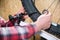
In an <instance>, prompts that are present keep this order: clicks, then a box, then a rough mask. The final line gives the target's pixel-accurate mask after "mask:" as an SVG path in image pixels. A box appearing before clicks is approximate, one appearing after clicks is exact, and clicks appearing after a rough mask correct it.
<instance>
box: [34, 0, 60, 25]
mask: <svg viewBox="0 0 60 40" xmlns="http://www.w3.org/2000/svg"><path fill="white" fill-rule="evenodd" d="M53 1H54V0H36V1H35V5H36V7H37V9H38V10H39V11H40V12H42V11H43V10H44V9H48V7H49V6H50V5H51V4H52V2H53ZM58 1H59V0H55V1H54V3H53V4H52V5H51V7H50V8H49V9H48V10H49V11H50V12H51V14H52V22H55V23H57V22H58V20H59V19H60V1H59V3H58ZM57 3H58V4H57ZM56 5H57V6H56ZM55 8H56V9H55ZM58 23H59V24H60V20H59V22H58Z"/></svg>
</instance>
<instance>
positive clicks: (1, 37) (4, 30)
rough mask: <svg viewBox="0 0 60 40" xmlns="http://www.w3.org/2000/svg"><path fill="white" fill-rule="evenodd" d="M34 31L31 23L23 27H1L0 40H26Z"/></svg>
mask: <svg viewBox="0 0 60 40" xmlns="http://www.w3.org/2000/svg"><path fill="white" fill-rule="evenodd" d="M34 33H35V28H34V26H33V25H26V26H24V27H20V26H14V27H1V28H0V40H26V39H28V38H30V37H31V36H32V35H34Z"/></svg>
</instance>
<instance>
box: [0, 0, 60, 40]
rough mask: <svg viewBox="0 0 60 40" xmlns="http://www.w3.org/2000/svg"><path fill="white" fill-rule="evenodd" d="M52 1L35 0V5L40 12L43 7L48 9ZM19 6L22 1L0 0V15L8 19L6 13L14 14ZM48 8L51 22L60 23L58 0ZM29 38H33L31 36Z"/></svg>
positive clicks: (19, 8) (31, 39)
mask: <svg viewBox="0 0 60 40" xmlns="http://www.w3.org/2000/svg"><path fill="white" fill-rule="evenodd" d="M53 1H54V0H35V5H36V7H37V9H38V10H39V12H42V11H43V10H44V9H48V7H49V6H50V5H51V3H52V2H53ZM21 7H22V3H21V1H20V0H0V16H2V17H3V18H4V19H5V20H8V15H9V14H11V15H14V14H16V13H17V12H19V10H21ZM48 10H49V11H50V12H51V13H52V22H55V23H58V24H60V1H59V0H55V2H54V3H53V4H52V5H51V7H50V8H49V9H48ZM26 22H29V23H31V22H32V20H31V19H30V18H28V19H26ZM35 39H36V40H39V39H40V36H39V35H38V34H37V35H36V38H35ZM29 40H33V37H32V38H30V39H29Z"/></svg>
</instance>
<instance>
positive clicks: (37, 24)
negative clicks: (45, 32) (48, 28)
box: [35, 21, 42, 31]
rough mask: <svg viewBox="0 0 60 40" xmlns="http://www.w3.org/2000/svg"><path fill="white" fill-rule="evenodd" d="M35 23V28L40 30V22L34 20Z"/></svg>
mask: <svg viewBox="0 0 60 40" xmlns="http://www.w3.org/2000/svg"><path fill="white" fill-rule="evenodd" d="M35 25H36V30H37V31H41V30H42V26H41V25H40V23H39V22H37V21H36V22H35Z"/></svg>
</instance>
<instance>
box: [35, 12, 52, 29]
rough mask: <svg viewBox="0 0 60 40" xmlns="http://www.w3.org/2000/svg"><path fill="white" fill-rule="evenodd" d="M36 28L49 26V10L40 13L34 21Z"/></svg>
mask: <svg viewBox="0 0 60 40" xmlns="http://www.w3.org/2000/svg"><path fill="white" fill-rule="evenodd" d="M35 24H36V26H37V29H38V30H42V29H43V30H45V29H48V28H49V27H50V24H51V13H50V12H49V13H48V14H47V13H44V14H42V15H40V16H39V17H38V19H37V21H36V22H35Z"/></svg>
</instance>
